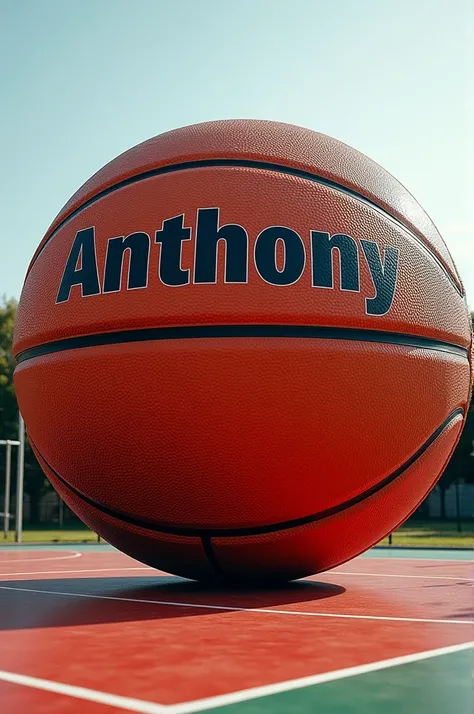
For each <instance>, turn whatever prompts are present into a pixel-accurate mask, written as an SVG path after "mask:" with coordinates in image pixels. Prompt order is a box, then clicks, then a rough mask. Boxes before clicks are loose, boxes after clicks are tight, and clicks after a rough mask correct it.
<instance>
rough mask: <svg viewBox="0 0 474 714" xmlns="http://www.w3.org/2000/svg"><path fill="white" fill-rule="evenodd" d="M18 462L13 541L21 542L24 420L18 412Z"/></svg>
mask: <svg viewBox="0 0 474 714" xmlns="http://www.w3.org/2000/svg"><path fill="white" fill-rule="evenodd" d="M18 441H19V446H18V462H17V476H16V509H15V510H16V513H15V543H21V542H22V534H23V484H24V467H25V422H24V421H23V417H22V416H21V414H18Z"/></svg>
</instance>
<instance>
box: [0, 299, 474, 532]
mask: <svg viewBox="0 0 474 714" xmlns="http://www.w3.org/2000/svg"><path fill="white" fill-rule="evenodd" d="M16 308H17V303H16V301H15V300H14V299H9V300H8V299H6V298H3V300H2V302H1V303H0V439H16V438H17V436H18V406H17V402H16V397H15V389H14V385H13V372H14V369H15V360H14V358H13V354H12V341H13V328H14V324H15V314H16ZM471 318H472V320H473V325H474V312H473V313H471ZM456 481H464V482H467V483H474V402H473V403H472V404H471V409H470V410H469V414H468V418H467V421H466V425H465V428H464V431H463V433H462V436H461V439H460V441H459V443H458V445H457V447H456V449H455V451H454V453H453V456H452V458H451V460H450V462H449V464H448V466H447V467H446V469H445V471H444V473H443V475H442V476H441V479H440V481H439V482H438V488H439V489H440V493H441V516H442V517H444V516H445V494H446V490H447V489H448V488H449V487H450V486H451V485H452V484H453V483H455V482H456ZM4 483H5V465H4V455H3V453H1V452H0V495H1V496H2V499H3V494H4ZM51 490H52V486H51V485H50V483H49V481H48V480H47V478H46V477H45V476H44V474H43V472H42V470H41V468H40V466H39V465H38V462H37V461H36V458H35V456H34V454H33V451H32V450H31V447H30V445H29V444H28V441H27V443H26V448H25V493H26V494H27V495H28V497H29V502H30V521H31V522H32V523H35V524H36V523H38V522H39V521H40V512H39V509H40V503H41V499H42V497H43V496H44V495H45V494H46V493H47V492H48V491H51ZM2 502H3V501H2Z"/></svg>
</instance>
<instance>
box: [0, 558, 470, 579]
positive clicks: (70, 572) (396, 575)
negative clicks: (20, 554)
mask: <svg viewBox="0 0 474 714" xmlns="http://www.w3.org/2000/svg"><path fill="white" fill-rule="evenodd" d="M0 562H1V561H0ZM129 570H148V571H150V573H152V574H153V575H154V576H155V575H156V574H157V572H158V571H156V570H155V569H154V568H151V567H150V566H148V565H142V566H139V567H131V568H128V567H125V568H120V567H117V568H84V569H81V570H34V571H31V572H24V573H0V577H2V578H3V577H7V576H10V575H11V576H15V575H55V574H58V575H74V573H106V572H114V571H115V572H117V571H120V572H126V571H129ZM160 572H161V571H160ZM334 574H336V575H353V576H356V577H357V576H367V577H371V578H415V579H418V580H455V581H457V582H467V583H470V582H473V578H466V577H463V576H459V577H455V576H454V575H403V573H362V572H361V573H358V572H346V571H342V570H337V571H334ZM320 577H321V578H322V577H330V574H329V573H320V574H319V576H315V578H320ZM301 582H310V583H315V584H317V583H325V582H326V581H325V580H319V579H315V580H308V579H305V580H304V581H301Z"/></svg>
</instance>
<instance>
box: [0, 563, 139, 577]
mask: <svg viewBox="0 0 474 714" xmlns="http://www.w3.org/2000/svg"><path fill="white" fill-rule="evenodd" d="M126 570H127V571H128V570H151V571H153V568H149V567H148V566H142V567H138V568H85V569H82V570H36V571H34V572H30V573H0V578H3V577H6V576H8V575H12V576H15V575H74V573H106V572H110V571H111V572H120V573H123V572H125V571H126Z"/></svg>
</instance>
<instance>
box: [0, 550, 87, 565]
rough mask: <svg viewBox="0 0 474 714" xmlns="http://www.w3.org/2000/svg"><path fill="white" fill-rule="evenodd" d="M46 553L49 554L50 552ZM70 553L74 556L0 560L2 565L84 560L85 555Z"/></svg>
mask: <svg viewBox="0 0 474 714" xmlns="http://www.w3.org/2000/svg"><path fill="white" fill-rule="evenodd" d="M19 552H20V553H25V552H27V551H24V550H20V551H19ZM44 552H46V553H49V551H44ZM69 552H70V553H72V555H59V556H58V555H55V556H54V557H53V558H18V560H17V561H15V560H11V559H8V558H0V563H12V562H13V563H20V564H21V563H40V562H44V561H45V560H73V558H82V555H83V554H82V553H79V551H78V550H71V551H69ZM15 555H16V553H15Z"/></svg>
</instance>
